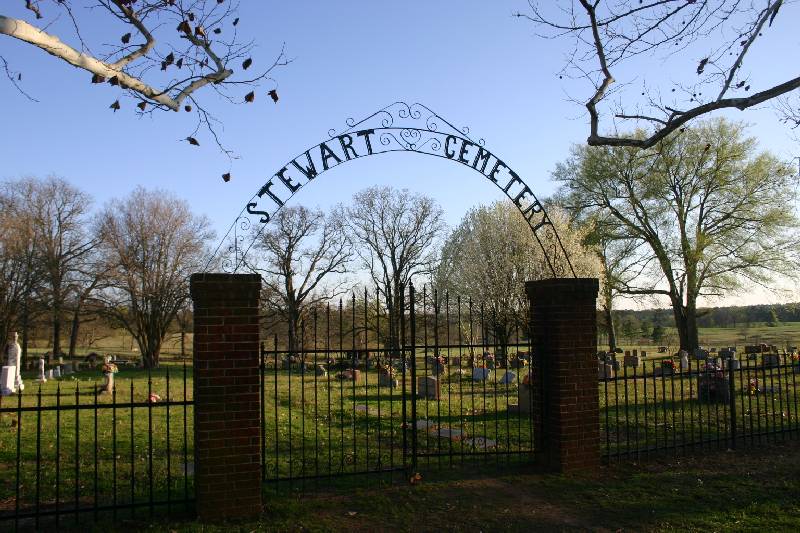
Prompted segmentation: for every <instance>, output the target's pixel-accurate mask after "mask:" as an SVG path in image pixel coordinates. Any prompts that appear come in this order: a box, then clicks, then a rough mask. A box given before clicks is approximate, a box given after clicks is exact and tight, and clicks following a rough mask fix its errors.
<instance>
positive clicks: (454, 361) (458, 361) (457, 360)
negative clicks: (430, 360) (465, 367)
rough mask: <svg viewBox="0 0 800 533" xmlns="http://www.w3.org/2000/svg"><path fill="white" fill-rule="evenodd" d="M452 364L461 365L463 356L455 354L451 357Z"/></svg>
mask: <svg viewBox="0 0 800 533" xmlns="http://www.w3.org/2000/svg"><path fill="white" fill-rule="evenodd" d="M450 364H451V365H453V366H455V367H460V366H461V357H458V356H455V357H451V358H450Z"/></svg>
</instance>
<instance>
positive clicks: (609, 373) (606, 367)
mask: <svg viewBox="0 0 800 533" xmlns="http://www.w3.org/2000/svg"><path fill="white" fill-rule="evenodd" d="M597 377H598V378H599V379H601V380H602V379H614V366H613V365H611V364H609V363H600V365H599V366H598V368H597Z"/></svg>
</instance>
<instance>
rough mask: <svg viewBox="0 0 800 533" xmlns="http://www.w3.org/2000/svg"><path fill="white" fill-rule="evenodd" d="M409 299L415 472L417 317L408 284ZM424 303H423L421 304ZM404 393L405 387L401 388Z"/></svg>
mask: <svg viewBox="0 0 800 533" xmlns="http://www.w3.org/2000/svg"><path fill="white" fill-rule="evenodd" d="M408 299H409V313H408V317H409V321H410V323H409V325H410V328H411V331H410V335H411V342H410V343H409V344H410V347H411V365H410V367H411V368H410V371H411V473H412V474H415V473H416V471H417V444H418V443H417V319H416V315H415V313H416V309H415V307H416V306H415V293H414V285H412V284H409V289H408ZM423 305H424V304H423ZM404 309H405V308H404V307H402V306H401V307H400V312H405V311H404ZM404 373H405V371H404ZM403 392H404V393H405V389H404V390H403Z"/></svg>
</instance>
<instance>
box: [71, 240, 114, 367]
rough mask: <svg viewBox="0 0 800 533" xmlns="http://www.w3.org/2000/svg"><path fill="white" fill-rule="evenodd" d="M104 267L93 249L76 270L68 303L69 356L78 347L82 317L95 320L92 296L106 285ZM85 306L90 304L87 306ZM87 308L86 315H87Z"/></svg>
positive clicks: (95, 308) (95, 304) (73, 353)
mask: <svg viewBox="0 0 800 533" xmlns="http://www.w3.org/2000/svg"><path fill="white" fill-rule="evenodd" d="M105 268H106V265H105V263H104V262H103V261H102V257H100V256H99V254H98V253H97V249H96V248H95V249H93V250H92V251H91V252H90V253H89V254H88V256H87V257H86V258H85V260H84V261H83V266H82V267H81V268H79V269H78V272H77V273H76V276H75V280H74V282H73V284H72V285H73V287H72V290H71V291H70V292H71V293H72V295H73V296H72V298H71V301H69V302H68V307H70V312H71V313H72V327H71V329H70V335H69V352H68V353H69V356H70V357H74V356H75V349H76V347H77V345H78V335H79V333H80V327H81V324H82V323H83V322H84V321H85V320H86V318H85V317H84V315H89V316H90V318H89V319H88V320H89V321H93V320H96V319H97V304H98V302H97V301H96V300H95V298H94V296H95V295H96V294H97V293H99V292H101V291H102V290H103V289H104V288H105V287H106V285H107V283H108V277H107V275H106V274H107V273H106V271H105ZM87 304H90V305H88V306H87ZM87 307H88V313H87Z"/></svg>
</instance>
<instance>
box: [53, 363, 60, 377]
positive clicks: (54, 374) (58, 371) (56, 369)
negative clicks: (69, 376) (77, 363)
mask: <svg viewBox="0 0 800 533" xmlns="http://www.w3.org/2000/svg"><path fill="white" fill-rule="evenodd" d="M53 377H54V378H60V377H61V367H60V366H57V367H55V368H54V369H53Z"/></svg>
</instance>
